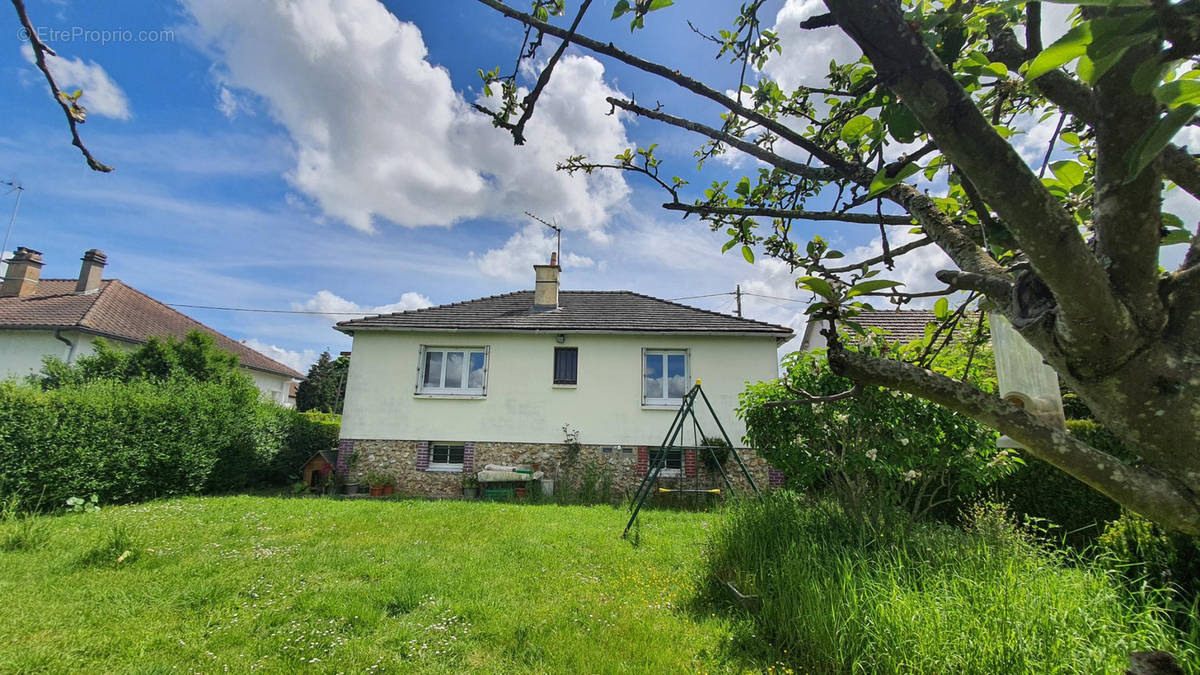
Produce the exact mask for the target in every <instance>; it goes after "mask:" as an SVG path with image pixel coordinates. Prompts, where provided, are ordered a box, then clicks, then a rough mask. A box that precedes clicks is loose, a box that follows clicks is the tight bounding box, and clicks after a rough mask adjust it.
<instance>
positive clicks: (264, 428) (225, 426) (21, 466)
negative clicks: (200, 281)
mask: <svg viewBox="0 0 1200 675" xmlns="http://www.w3.org/2000/svg"><path fill="white" fill-rule="evenodd" d="M336 427H337V423H336V421H334V420H332V419H314V418H313V417H312V416H310V415H305V414H302V413H297V412H295V411H292V410H287V409H285V408H281V407H279V406H277V405H275V404H271V403H265V402H262V401H260V400H259V399H258V392H257V390H255V389H253V388H252V387H230V386H227V384H223V383H220V382H198V381H195V380H190V379H184V378H177V379H171V380H167V381H165V382H148V381H132V382H116V381H111V380H101V381H95V382H88V383H83V384H78V385H74V386H67V387H62V388H58V389H52V390H49V391H42V390H40V389H38V388H34V387H29V386H22V385H18V384H15V383H13V382H3V383H0V466H2V467H3V468H2V470H0V495H3V496H17V497H19V498H20V499H21V500H22V502H23V503H27V504H40V505H41V507H42V508H57V507H60V506H62V504H64V503H65V502H66V499H67V498H68V497H71V496H77V495H88V494H92V493H95V494H98V495H99V496H100V499H101V501H102V502H104V503H114V502H117V503H123V502H136V501H144V500H148V499H154V498H158V497H167V496H172V495H181V494H197V493H206V492H228V491H233V490H240V489H244V488H248V487H256V486H263V485H270V484H283V483H285V482H287V481H288V480H289V479H290V478H291V477H292V476H293V475H294V474H295V473H296V472H298V470H299V468H300V464H301V463H302V462H303V461H304V459H307V457H308V456H310V455H312V454H313V453H314V452H316V451H317V450H318V449H320V448H321V447H334V446H336V444H337V430H336Z"/></svg>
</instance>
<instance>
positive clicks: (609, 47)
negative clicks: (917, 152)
mask: <svg viewBox="0 0 1200 675" xmlns="http://www.w3.org/2000/svg"><path fill="white" fill-rule="evenodd" d="M478 2H481V3H483V4H484V5H487V6H488V7H491V8H492V9H494V10H496V11H497V12H500V13H501V14H503V15H504V16H507V17H508V18H510V19H514V20H516V21H520V22H521V23H523V24H525V25H528V26H534V27H535V28H537V29H538V30H541V31H543V32H545V33H546V34H548V35H553V36H554V37H557V38H559V39H561V40H565V41H569V42H574V43H575V44H577V45H579V46H581V47H584V48H586V49H589V50H591V51H593V52H596V53H597V54H603V55H605V56H608V57H611V58H613V59H616V60H617V61H620V62H622V63H624V64H626V65H629V66H632V67H634V68H637V69H638V70H641V71H644V72H647V73H650V74H652V75H657V76H659V77H661V78H663V79H665V80H668V81H670V82H673V83H675V84H677V85H679V86H680V87H683V88H684V89H687V90H688V91H690V92H692V93H693V94H697V95H699V96H702V97H704V98H707V99H708V100H710V101H713V102H715V103H718V104H720V105H722V106H724V107H725V108H726V109H728V110H729V111H730V112H732V113H735V114H736V115H738V116H740V117H742V118H743V119H747V120H750V121H752V122H755V123H756V124H759V125H761V126H762V127H763V128H764V129H767V130H768V131H770V132H771V133H773V134H775V135H777V136H779V137H780V138H782V139H784V140H786V141H787V142H789V143H791V144H793V145H795V146H797V147H799V148H802V149H803V150H805V151H806V152H808V153H809V154H811V155H812V156H814V157H816V158H817V159H819V160H820V161H822V162H824V163H825V164H826V165H828V166H830V167H831V168H834V169H836V170H837V171H838V173H839V174H841V175H842V176H844V177H846V178H849V179H852V180H855V181H857V182H859V183H863V184H870V181H871V178H872V177H873V174H872V172H871V171H870V170H869V169H866V168H865V167H861V166H858V165H855V164H852V163H850V162H848V161H846V160H844V159H842V158H841V157H839V156H838V155H837V154H836V153H834V152H832V151H830V150H827V149H826V148H824V147H822V146H821V145H819V144H818V143H816V142H814V141H812V140H810V139H808V138H806V137H805V136H804V135H803V134H800V133H797V132H795V131H793V130H792V129H790V128H788V127H787V126H786V125H784V124H782V123H780V122H779V121H777V120H774V119H772V118H770V117H768V116H766V115H764V114H762V113H759V112H758V111H755V110H751V109H749V108H747V107H745V106H743V105H741V104H739V103H738V102H737V101H735V100H733V99H732V98H730V97H728V96H726V95H725V94H723V93H721V92H719V91H717V90H715V89H713V88H712V87H709V86H708V85H706V84H704V83H703V82H700V81H699V80H697V79H695V78H692V77H688V76H687V75H684V74H682V73H681V72H680V71H678V70H674V69H671V68H668V67H666V66H664V65H661V64H658V63H654V62H652V61H647V60H645V59H642V58H638V57H636V56H633V55H632V54H629V53H628V52H624V51H622V50H620V49H617V48H616V47H614V46H613V44H612V43H611V42H608V43H605V42H600V41H599V40H595V39H592V38H589V37H587V36H585V35H571V34H570V33H568V32H567V31H565V30H563V29H562V28H559V27H558V26H555V25H553V24H550V23H546V22H545V21H539V20H538V19H536V18H534V17H533V16H532V15H530V14H526V13H525V12H520V11H517V10H515V9H513V8H511V7H508V6H507V5H505V4H504V3H503V2H501V1H500V0H478Z"/></svg>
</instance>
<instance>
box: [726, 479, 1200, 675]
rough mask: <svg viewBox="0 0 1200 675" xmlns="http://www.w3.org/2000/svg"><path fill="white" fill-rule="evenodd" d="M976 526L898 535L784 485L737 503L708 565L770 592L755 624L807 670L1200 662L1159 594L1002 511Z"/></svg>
mask: <svg viewBox="0 0 1200 675" xmlns="http://www.w3.org/2000/svg"><path fill="white" fill-rule="evenodd" d="M897 518H902V516H897ZM973 522H974V526H973V527H972V528H971V530H970V531H962V530H959V529H956V528H953V527H951V526H949V525H945V524H941V523H915V524H913V523H909V525H908V527H907V528H905V529H904V530H902V531H896V532H893V533H890V534H889V533H888V532H880V531H878V530H872V529H869V528H864V527H862V526H861V524H860V523H859V521H857V520H856V519H855V518H851V517H847V515H846V514H845V512H844V511H842V510H841V509H840V508H838V507H837V506H836V505H835V504H831V503H828V502H811V501H806V500H805V499H803V498H801V497H799V496H797V495H796V494H794V493H791V492H786V491H779V492H777V493H774V494H772V495H768V496H766V497H764V498H763V500H761V501H753V502H751V501H747V502H742V503H741V504H738V505H736V506H735V507H734V508H733V509H731V511H730V512H729V514H728V517H727V518H726V519H724V520H723V521H722V522H721V523H720V524H719V525H718V527H717V528H716V529H715V530H714V533H713V535H712V537H711V539H710V542H709V544H708V548H707V550H706V565H707V566H708V568H709V571H710V573H711V574H712V575H714V576H716V575H729V576H731V578H732V579H733V580H734V583H735V584H736V585H737V586H738V588H739V590H741V591H742V592H744V593H748V594H755V595H758V596H759V597H760V599H761V601H762V608H761V610H760V611H759V612H758V613H757V614H755V615H754V617H753V619H754V621H755V622H756V632H760V631H761V632H760V634H762V635H765V637H766V638H767V639H768V640H769V641H770V642H772V643H773V644H774V645H775V646H776V648H778V649H779V650H780V652H781V654H786V656H782V659H783V660H785V661H786V662H787V664H788V665H789V666H792V667H796V670H797V671H801V669H803V671H804V672H810V671H811V672H940V673H947V672H959V673H1017V672H1038V673H1040V672H1082V673H1092V672H1121V671H1122V670H1123V668H1124V666H1125V665H1126V664H1127V658H1128V655H1129V654H1130V653H1131V652H1133V651H1140V650H1153V649H1162V650H1166V651H1172V652H1175V653H1176V655H1177V656H1178V657H1180V660H1181V661H1183V662H1188V661H1191V662H1194V661H1195V659H1196V658H1197V652H1196V646H1195V645H1192V644H1188V643H1186V642H1185V641H1184V639H1183V637H1182V636H1181V634H1180V633H1179V632H1178V631H1177V630H1176V629H1175V628H1174V627H1173V626H1171V624H1170V622H1169V620H1167V618H1166V616H1165V612H1164V611H1163V609H1162V608H1161V607H1160V606H1157V605H1155V604H1154V598H1156V597H1157V596H1155V595H1154V594H1150V593H1146V594H1130V593H1128V592H1127V591H1125V590H1124V589H1122V588H1121V587H1120V586H1119V585H1118V584H1116V583H1115V582H1114V581H1113V580H1112V579H1111V577H1110V575H1108V574H1106V573H1105V571H1104V570H1102V569H1099V568H1098V567H1097V566H1095V565H1091V564H1088V563H1085V562H1081V561H1078V560H1073V559H1069V558H1067V557H1066V555H1065V554H1061V553H1052V552H1050V551H1048V550H1047V549H1045V548H1043V547H1041V546H1039V545H1038V544H1036V543H1035V542H1034V541H1033V540H1032V538H1031V537H1030V536H1027V535H1025V534H1024V533H1023V532H1022V531H1021V530H1020V529H1019V528H1017V527H1015V526H1013V525H1011V524H1009V523H1008V519H1006V518H1004V517H1002V516H999V515H997V513H996V511H995V510H994V509H980V510H979V511H977V513H976V514H975V515H974V518H973ZM1067 563H1070V564H1067ZM712 591H713V592H714V593H721V597H724V596H725V593H724V592H723V590H722V589H720V588H718V587H717V586H716V585H715V584H714V585H713V587H712ZM784 650H786V651H784Z"/></svg>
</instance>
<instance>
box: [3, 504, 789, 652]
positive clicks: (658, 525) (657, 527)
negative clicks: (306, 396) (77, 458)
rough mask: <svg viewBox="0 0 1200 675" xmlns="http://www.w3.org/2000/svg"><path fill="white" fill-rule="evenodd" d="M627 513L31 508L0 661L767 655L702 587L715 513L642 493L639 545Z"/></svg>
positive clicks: (13, 559) (7, 558)
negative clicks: (704, 599)
mask: <svg viewBox="0 0 1200 675" xmlns="http://www.w3.org/2000/svg"><path fill="white" fill-rule="evenodd" d="M626 516H627V513H626V512H625V511H624V510H619V509H613V508H609V507H591V508H587V507H559V506H514V505H503V504H484V503H463V502H425V501H388V502H378V501H375V502H364V501H333V500H324V499H284V498H263V497H224V498H192V499H177V500H171V501H164V502H154V503H149V504H143V505H138V506H128V507H114V508H105V509H104V510H102V511H101V512H99V513H88V514H71V515H66V516H59V517H53V518H41V519H38V520H37V522H38V523H45V526H44V529H45V531H46V533H45V536H44V538H39V537H38V536H36V535H35V536H34V537H32V543H26V544H25V546H24V548H23V549H22V548H21V547H20V546H15V545H10V547H14V546H15V547H16V548H18V550H10V551H7V552H0V564H2V565H3V570H4V574H3V575H2V576H0V594H2V597H4V599H5V604H6V605H7V607H8V611H5V612H4V613H3V614H0V672H30V671H50V672H66V671H109V672H112V671H120V672H166V671H169V670H172V669H178V670H179V671H187V672H194V671H200V672H221V671H224V670H225V669H227V668H228V669H229V670H232V671H238V672H244V671H250V670H266V671H287V670H296V669H298V668H300V667H301V666H306V667H309V668H312V669H314V670H316V671H317V672H321V671H329V672H341V671H344V672H364V671H368V672H369V671H388V672H394V671H423V672H425V671H427V672H441V671H454V672H462V671H463V670H470V671H472V672H493V671H494V672H502V671H503V672H531V671H532V672H538V671H541V672H622V671H634V672H647V671H657V672H681V671H689V672H696V671H711V672H722V671H725V672H728V671H746V670H763V669H765V668H769V667H771V666H772V665H773V664H772V663H770V658H769V657H768V656H765V655H767V654H770V653H771V650H770V649H769V648H767V646H766V645H765V644H763V643H762V642H761V639H760V638H756V637H754V636H753V635H752V633H753V628H752V627H751V624H750V623H749V622H747V621H744V620H742V619H738V618H736V616H731V614H730V613H729V612H721V611H713V610H710V609H706V608H704V607H703V606H702V604H700V603H699V602H698V601H697V598H698V595H699V590H698V587H699V586H700V584H701V571H700V564H701V555H700V554H701V549H702V547H703V542H704V541H705V539H706V537H707V535H708V534H709V532H710V530H711V528H712V527H713V526H714V525H715V523H716V520H717V519H719V518H720V517H721V516H720V515H719V514H715V513H686V512H670V511H649V512H645V513H644V515H643V516H642V518H641V526H640V528H639V530H638V532H637V537H636V539H637V543H636V545H635V544H632V543H629V542H625V541H622V540H620V539H619V538H618V537H619V534H620V531H621V528H622V527H623V526H624V521H625V518H626ZM10 525H11V524H10ZM39 539H40V540H39ZM126 551H128V553H126ZM119 559H120V562H118V560H119ZM757 655H762V656H761V658H758V656H757Z"/></svg>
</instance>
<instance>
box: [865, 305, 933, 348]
mask: <svg viewBox="0 0 1200 675" xmlns="http://www.w3.org/2000/svg"><path fill="white" fill-rule="evenodd" d="M851 320H852V321H857V322H858V323H860V324H862V325H863V326H866V327H871V326H874V327H876V328H882V329H883V330H885V331H887V332H888V333H890V334H891V335H890V336H889V340H892V339H894V340H898V341H899V342H901V343H908V342H912V341H913V340H916V339H918V338H923V337H925V324H927V323H930V322H932V321H937V317H935V316H934V314H933V312H932V311H930V310H927V309H902V310H891V311H881V312H862V313H860V314H859V315H858V316H856V317H854V318H853V319H851Z"/></svg>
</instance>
